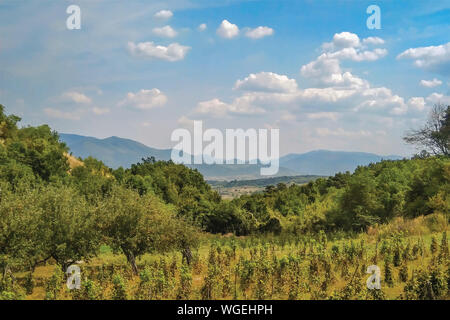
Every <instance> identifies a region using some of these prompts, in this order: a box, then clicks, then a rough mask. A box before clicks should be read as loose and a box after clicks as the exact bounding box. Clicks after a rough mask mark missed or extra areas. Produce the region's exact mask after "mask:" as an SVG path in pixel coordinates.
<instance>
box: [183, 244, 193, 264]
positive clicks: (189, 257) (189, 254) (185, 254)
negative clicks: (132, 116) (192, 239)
mask: <svg viewBox="0 0 450 320" xmlns="http://www.w3.org/2000/svg"><path fill="white" fill-rule="evenodd" d="M181 254H182V255H183V261H184V260H185V259H186V263H187V265H188V266H190V265H191V262H192V252H191V248H189V247H188V246H186V247H184V249H183V250H182V251H181Z"/></svg>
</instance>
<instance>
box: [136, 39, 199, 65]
mask: <svg viewBox="0 0 450 320" xmlns="http://www.w3.org/2000/svg"><path fill="white" fill-rule="evenodd" d="M190 49H191V48H190V47H187V46H182V45H180V44H178V43H172V44H170V45H169V46H167V47H165V46H160V45H155V44H154V43H153V42H140V43H138V44H135V43H134V42H129V43H128V51H129V52H130V53H131V55H133V56H137V57H147V58H153V59H160V60H166V61H170V62H175V61H179V60H183V59H184V57H185V56H186V54H187V53H188V52H189V50H190Z"/></svg>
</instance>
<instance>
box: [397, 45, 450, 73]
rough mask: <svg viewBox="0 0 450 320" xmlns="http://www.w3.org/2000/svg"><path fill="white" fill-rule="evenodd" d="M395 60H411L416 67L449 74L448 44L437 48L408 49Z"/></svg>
mask: <svg viewBox="0 0 450 320" xmlns="http://www.w3.org/2000/svg"><path fill="white" fill-rule="evenodd" d="M397 59H412V60H414V65H415V66H416V67H419V68H422V69H425V70H428V71H432V72H436V73H440V74H444V75H448V74H450V42H447V43H446V44H441V45H439V46H429V47H418V48H410V49H408V50H405V51H403V52H402V53H400V54H399V55H398V56H397Z"/></svg>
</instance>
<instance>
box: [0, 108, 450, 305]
mask: <svg viewBox="0 0 450 320" xmlns="http://www.w3.org/2000/svg"><path fill="white" fill-rule="evenodd" d="M19 121H20V119H19V118H18V117H16V116H13V115H9V116H8V115H6V114H5V111H4V107H3V106H1V105H0V268H2V270H1V271H2V272H1V274H2V275H3V278H2V282H1V285H0V295H1V297H3V298H5V297H6V298H8V297H10V298H14V297H20V296H21V294H22V295H23V292H22V291H21V289H20V286H19V285H18V283H17V282H15V281H13V279H14V276H13V274H16V273H20V272H28V273H29V274H30V277H32V276H31V275H32V274H33V272H34V270H35V269H36V268H37V267H39V266H42V265H45V264H47V263H54V264H57V265H58V266H60V267H61V270H63V271H65V270H66V268H67V267H68V266H69V265H71V264H73V263H75V262H77V261H84V262H89V261H91V260H92V259H95V257H97V256H98V255H99V253H100V249H101V248H102V246H103V247H104V246H107V248H109V249H110V250H112V252H113V253H117V254H123V255H124V256H125V257H126V261H127V262H128V264H129V266H130V268H131V270H132V274H134V275H137V274H138V273H139V272H140V271H142V270H141V269H140V268H139V266H138V264H139V263H138V262H137V261H139V258H140V257H142V256H144V255H146V254H154V253H168V252H181V256H182V257H183V261H184V262H185V263H187V265H190V263H191V261H193V259H194V260H195V255H193V251H195V249H196V248H197V247H198V246H199V243H202V241H205V239H208V237H210V235H208V233H216V234H225V233H233V234H234V235H235V236H257V235H267V236H268V234H272V235H279V236H280V237H285V238H286V237H287V238H290V239H291V238H292V239H300V237H305V236H310V237H313V238H315V237H318V238H317V239H320V237H323V235H324V234H327V235H328V238H330V239H331V238H336V239H337V238H342V237H347V236H349V237H350V236H354V235H355V234H358V233H367V232H370V231H371V230H381V229H380V228H382V227H381V226H382V225H388V224H389V223H394V222H395V221H397V224H398V221H399V220H398V219H401V221H404V224H405V225H406V224H407V221H413V220H412V219H414V218H418V217H419V218H420V217H422V216H430V217H432V220H433V221H434V222H432V223H434V225H440V226H445V227H444V229H445V228H446V226H447V222H448V218H449V213H450V160H449V158H448V156H445V155H444V156H429V155H423V156H422V157H419V156H418V157H415V158H414V159H411V160H398V161H382V162H379V163H375V164H371V165H369V166H364V167H358V168H357V170H356V171H355V172H354V173H353V174H350V173H349V172H347V173H339V174H336V175H335V176H333V177H329V178H319V179H317V180H315V181H313V182H309V183H308V184H306V185H301V186H300V185H295V184H294V185H290V186H287V185H285V184H281V183H280V184H278V185H276V186H267V187H266V188H265V190H264V192H262V193H258V194H253V195H246V196H241V197H239V198H237V199H233V200H231V201H226V200H222V199H221V198H220V196H219V194H218V193H217V192H216V191H214V190H212V189H211V187H210V186H209V185H208V184H207V183H206V182H205V180H204V179H203V176H202V175H201V174H200V173H199V172H198V171H197V170H192V169H189V168H187V167H185V166H183V165H178V164H174V163H173V162H171V161H168V162H164V161H155V159H152V158H149V159H143V160H142V161H141V162H140V163H137V164H134V165H132V167H131V168H130V169H126V170H125V169H122V168H119V169H117V170H113V169H111V168H108V167H107V166H105V165H104V164H103V163H102V162H100V161H98V160H96V159H93V158H87V159H82V164H81V165H79V166H76V167H72V168H71V167H70V165H69V161H68V158H67V154H68V153H69V152H70V150H69V149H68V148H67V147H66V145H65V144H64V143H62V142H60V140H59V137H58V134H57V133H56V132H54V131H52V130H51V129H50V128H49V127H48V126H46V125H43V126H39V127H23V128H19V127H18V122H19ZM415 221H416V220H415ZM427 221H428V220H427ZM430 223H431V222H430ZM439 230H442V229H439ZM444 238H445V239H444ZM444 238H443V240H442V241H444V240H445V241H446V239H447V238H446V236H445V237H444ZM305 246H307V245H306V244H305ZM443 246H444V244H443ZM214 250H215V249H214ZM314 250H316V249H314ZM318 250H319V249H318ZM264 252H266V251H264ZM266 253H267V252H266ZM266 253H264V254H263V253H261V259H262V258H263V257H264V255H265V254H266ZM211 254H212V255H216V254H217V252H216V253H211ZM218 254H219V256H220V254H221V253H220V252H219V251H218ZM229 258H230V259H231V256H230V257H229ZM211 259H213V260H214V259H216V258H211ZM221 263H223V261H222V262H221ZM184 268H187V267H184ZM183 270H184V271H183V272H188V271H187V269H183ZM9 274H10V275H11V277H9V276H8V275H9ZM141 276H142V275H141ZM185 280H186V279H185ZM210 280H211V279H210ZM29 281H32V279H31V280H30V279H29ZM117 281H119V280H117ZM186 281H188V280H186ZM205 281H207V279H206V280H205ZM242 281H244V280H242ZM205 290H206V289H205ZM208 297H211V296H208V295H206V298H208Z"/></svg>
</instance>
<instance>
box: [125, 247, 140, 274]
mask: <svg viewBox="0 0 450 320" xmlns="http://www.w3.org/2000/svg"><path fill="white" fill-rule="evenodd" d="M125 256H126V257H127V260H128V263H129V264H130V265H131V270H133V274H134V275H135V276H137V275H138V274H139V272H138V268H137V265H136V259H135V257H134V254H133V253H132V252H126V253H125Z"/></svg>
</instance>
